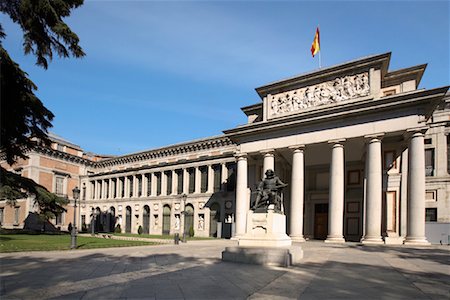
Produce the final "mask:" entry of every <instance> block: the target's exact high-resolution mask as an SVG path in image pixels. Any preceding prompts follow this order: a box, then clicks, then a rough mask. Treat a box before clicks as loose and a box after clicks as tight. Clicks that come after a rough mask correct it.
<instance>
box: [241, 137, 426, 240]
mask: <svg viewBox="0 0 450 300" xmlns="http://www.w3.org/2000/svg"><path fill="white" fill-rule="evenodd" d="M423 133H424V132H423V131H420V130H419V131H415V132H412V133H411V134H412V135H411V137H410V138H409V153H410V155H409V161H408V175H407V178H408V215H407V233H406V239H405V244H408V243H409V244H426V243H428V242H427V241H426V238H425V169H424V165H425V164H424V159H425V158H424V157H425V154H424V153H425V148H424V134H423ZM382 137H383V135H372V136H366V137H365V140H366V167H365V168H366V170H365V171H366V184H365V195H366V201H365V220H364V226H365V230H364V235H363V238H362V242H363V243H375V244H377V243H383V239H382V237H381V236H382V232H381V230H382V229H381V227H382V226H381V223H382V197H383V187H382V179H383V171H382ZM329 145H330V147H331V151H330V152H331V163H330V178H329V182H330V185H329V213H328V236H327V239H326V240H325V242H332V243H342V242H345V240H344V235H343V228H344V202H345V201H344V199H345V156H344V152H345V151H344V150H345V149H344V147H345V140H343V139H341V140H334V141H329ZM289 149H290V150H291V153H292V177H291V183H290V189H291V201H290V202H291V206H290V211H289V221H290V236H291V238H292V239H293V240H294V241H304V235H303V209H304V191H305V187H304V185H305V183H304V177H305V176H304V175H305V174H304V172H305V155H304V150H305V145H298V146H293V147H289ZM260 154H261V155H262V156H263V171H264V173H265V171H266V170H267V169H274V162H275V159H274V154H275V150H274V149H272V150H265V151H262V152H261V153H260ZM247 169H248V166H247V155H246V154H245V153H240V154H239V155H238V156H237V185H236V238H239V237H240V236H242V235H244V234H245V228H246V214H247V211H248V210H249V207H250V203H249V202H250V199H249V194H248V182H247V180H248V179H247V172H248V171H247Z"/></svg>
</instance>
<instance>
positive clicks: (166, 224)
mask: <svg viewBox="0 0 450 300" xmlns="http://www.w3.org/2000/svg"><path fill="white" fill-rule="evenodd" d="M162 229H163V234H166V235H168V234H170V207H169V206H168V205H164V208H163V228H162Z"/></svg>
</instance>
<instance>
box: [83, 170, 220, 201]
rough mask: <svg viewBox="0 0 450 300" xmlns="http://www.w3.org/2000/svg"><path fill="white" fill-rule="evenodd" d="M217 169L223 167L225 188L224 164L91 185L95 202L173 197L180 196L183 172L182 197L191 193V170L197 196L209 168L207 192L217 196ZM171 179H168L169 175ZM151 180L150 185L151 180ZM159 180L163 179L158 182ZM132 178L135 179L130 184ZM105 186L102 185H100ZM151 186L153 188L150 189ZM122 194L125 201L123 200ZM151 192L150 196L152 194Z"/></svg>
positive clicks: (118, 178) (117, 178) (95, 181)
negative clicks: (203, 174) (203, 168)
mask: <svg viewBox="0 0 450 300" xmlns="http://www.w3.org/2000/svg"><path fill="white" fill-rule="evenodd" d="M213 166H217V167H220V173H221V174H220V176H221V183H222V184H223V183H224V182H225V181H226V179H227V178H228V167H227V164H226V163H221V164H212V165H206V166H197V167H192V168H184V169H177V170H166V171H158V172H153V173H146V174H135V175H128V176H121V177H116V178H108V179H102V180H94V181H91V187H90V188H91V198H92V199H113V198H129V197H131V195H132V196H133V197H148V196H159V195H161V196H169V195H177V194H179V193H178V178H179V177H178V176H179V175H178V174H180V172H181V176H182V182H183V187H182V194H188V193H189V169H193V172H195V176H194V180H195V183H194V193H201V168H202V167H206V168H207V183H208V185H207V190H206V193H212V192H214V168H213ZM169 173H170V174H171V175H168V174H169ZM149 176H150V181H149V180H148V178H149ZM158 176H160V177H161V178H160V179H158ZM169 176H170V177H171V179H172V180H171V185H172V186H171V189H170V191H171V192H170V193H169V194H168V193H167V190H168V189H167V184H168V181H169V180H168V177H169ZM130 177H132V179H131V180H130ZM159 180H160V194H157V185H158V181H159ZM99 181H100V182H102V183H100V182H99ZM131 181H132V182H133V184H132V188H133V193H130V192H131V190H130V188H131ZM149 182H150V184H151V186H150V187H149V186H148V183H149ZM139 186H140V187H141V188H140V189H141V194H140V195H138V192H139ZM122 190H123V191H124V192H123V197H122ZM149 192H150V193H149Z"/></svg>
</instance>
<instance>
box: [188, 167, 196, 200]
mask: <svg viewBox="0 0 450 300" xmlns="http://www.w3.org/2000/svg"><path fill="white" fill-rule="evenodd" d="M188 173H189V194H192V193H193V192H194V191H195V169H194V168H189V169H188Z"/></svg>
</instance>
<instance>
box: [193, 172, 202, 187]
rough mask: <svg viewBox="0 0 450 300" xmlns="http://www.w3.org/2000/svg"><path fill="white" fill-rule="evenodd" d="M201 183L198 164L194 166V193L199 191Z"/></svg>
mask: <svg viewBox="0 0 450 300" xmlns="http://www.w3.org/2000/svg"><path fill="white" fill-rule="evenodd" d="M201 183H202V172H201V171H200V166H198V167H195V190H194V193H196V194H197V193H200V192H201Z"/></svg>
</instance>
